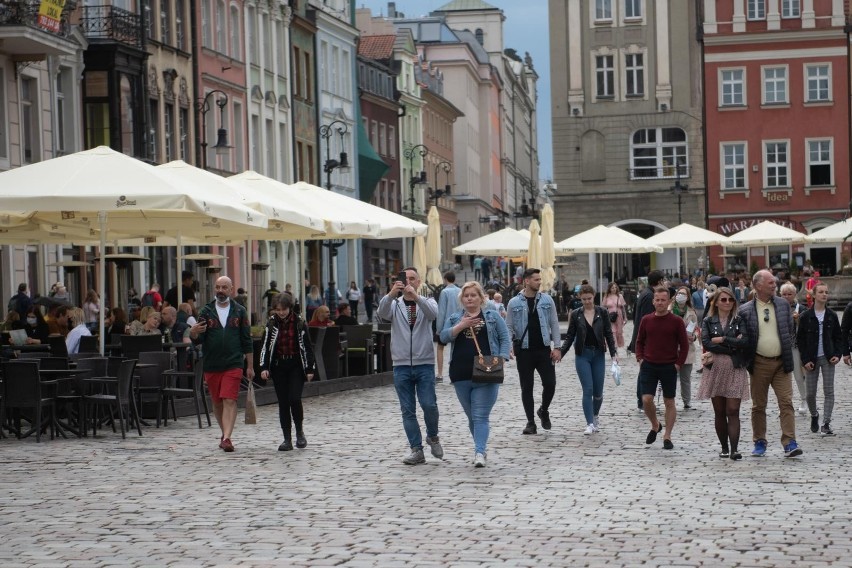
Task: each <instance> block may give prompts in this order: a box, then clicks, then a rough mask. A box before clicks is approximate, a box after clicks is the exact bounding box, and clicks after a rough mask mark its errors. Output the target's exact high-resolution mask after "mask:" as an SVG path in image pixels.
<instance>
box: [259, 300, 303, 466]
mask: <svg viewBox="0 0 852 568" xmlns="http://www.w3.org/2000/svg"><path fill="white" fill-rule="evenodd" d="M272 312H273V313H272V316H271V317H270V318H269V321H268V322H267V324H266V329H265V330H264V334H263V344H262V347H261V350H260V378H262V379H263V380H266V379H268V378H269V377H270V376H271V377H272V384H273V385H274V386H275V394H276V396H277V397H278V418H279V421H280V423H281V431H282V432H283V433H284V441H283V442H281V445H280V446H278V451H280V452H287V451H290V450H292V449H293V438H292V436H293V434H292V430H291V429H290V421H291V420H292V421H293V424H294V425H295V426H296V447H297V448H304V447H306V446H307V445H308V441H307V439H305V433H304V431H303V430H302V422H303V420H304V411H303V409H302V387H303V386H304V384H305V380H308V381H310V380H313V378H314V352H313V349H312V348H311V341H310V339H309V338H308V330H307V326H305V322H304V321H302V318H300V317H299V315H298V314H297V313H295V312H294V311H293V299H292V297H291V296H289V295H287V294H279V295H278V296H276V298H275V300H274V302H273V303H272Z"/></svg>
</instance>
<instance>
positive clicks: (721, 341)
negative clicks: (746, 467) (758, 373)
mask: <svg viewBox="0 0 852 568" xmlns="http://www.w3.org/2000/svg"><path fill="white" fill-rule="evenodd" d="M701 345H702V346H703V347H704V350H705V351H706V352H709V353H711V354H712V362H708V363H705V365H704V366H705V367H706V368H705V371H704V373H703V376H702V377H701V386H700V387H699V389H698V398H701V399H708V398H709V399H710V400H711V401H712V402H713V413H714V415H715V424H716V435H717V436H718V437H719V442H720V443H721V444H722V451H721V452H720V453H719V457H720V458H727V457H730V458H731V459H732V460H739V459H742V455H741V454H740V453H739V452H738V451H737V445H738V444H739V441H740V404H741V402H742V401H743V400H748V398H749V383H748V373H747V372H746V369H745V365H746V357H745V349H746V348H747V347H748V326H747V325H746V323H745V321H744V320H743V319H742V318H741V317H740V316H739V315H737V299H736V296H735V295H734V291H733V290H731V289H730V288H728V287H724V286H723V287H721V288H718V289H717V290H716V292H715V293H714V294H713V297H712V298H711V299H710V301H709V303H708V305H707V317H705V318H704V321H703V322H701ZM705 356H706V353H705ZM708 365H709V366H708ZM729 442H730V443H729Z"/></svg>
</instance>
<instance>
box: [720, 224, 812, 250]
mask: <svg viewBox="0 0 852 568" xmlns="http://www.w3.org/2000/svg"><path fill="white" fill-rule="evenodd" d="M806 237H807V235H805V234H804V233H800V232H799V231H795V230H793V229H790V228H787V227H784V226H782V225H779V224H778V223H773V222H772V221H763V222H761V223H758V224H756V225H752V226H751V227H749V228H748V229H743V230H742V231H740V232H739V233H736V234H733V235H731V236H730V237H728V241H729V244H730V245H737V246H750V245H782V244H795V243H803V242H805V239H806Z"/></svg>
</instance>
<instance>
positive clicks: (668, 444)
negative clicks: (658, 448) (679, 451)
mask: <svg viewBox="0 0 852 568" xmlns="http://www.w3.org/2000/svg"><path fill="white" fill-rule="evenodd" d="M663 449H664V450H673V449H674V444H672V441H671V440H663Z"/></svg>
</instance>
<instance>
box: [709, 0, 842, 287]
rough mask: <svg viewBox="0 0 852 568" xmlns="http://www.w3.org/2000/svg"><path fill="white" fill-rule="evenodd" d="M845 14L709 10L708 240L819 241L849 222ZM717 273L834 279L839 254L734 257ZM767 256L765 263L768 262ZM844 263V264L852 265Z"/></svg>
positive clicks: (814, 251)
mask: <svg viewBox="0 0 852 568" xmlns="http://www.w3.org/2000/svg"><path fill="white" fill-rule="evenodd" d="M847 11H848V2H840V1H833V2H828V1H823V2H820V1H818V0H817V1H814V0H806V1H804V2H801V3H800V2H779V1H778V0H774V1H772V0H770V1H765V0H752V1H749V2H747V3H746V2H743V1H742V0H740V1H738V2H736V1H735V2H723V1H716V0H705V1H704V2H703V18H702V21H701V24H702V29H703V48H704V57H703V60H704V62H705V63H704V81H705V85H706V106H705V113H706V125H707V128H706V132H707V177H708V189H709V192H708V217H709V228H710V229H711V230H713V231H717V232H720V233H722V234H725V235H729V234H732V233H735V232H737V231H740V230H742V229H745V228H747V227H749V226H751V225H753V224H755V223H758V222H760V221H764V220H771V221H774V222H776V223H779V224H781V225H784V226H787V227H790V228H793V229H796V230H798V231H801V232H804V233H812V232H814V231H816V230H819V229H822V228H824V227H826V226H828V225H831V224H833V223H835V222H836V221H839V220H841V219H843V218H844V216H845V215H847V214H848V212H849V203H850V197H852V194H850V171H849V128H850V126H849V125H850V115H849V66H850V60H849V37H848V34H847V31H846V29H845V28H844V25H845V24H846V21H847V17H848V13H847ZM726 252H727V255H729V256H721V254H722V250H721V248H719V247H717V249H716V250H715V251H714V253H713V254H712V257H713V261H714V265H715V267H717V268H718V269H720V270H723V269H724V270H733V271H739V270H746V269H749V268H753V267H754V266H757V267H760V268H763V267H775V268H791V267H793V268H794V267H798V268H801V267H802V266H803V265H804V263H805V261H806V260H809V261H811V263H812V264H813V266H814V267H815V268H816V269H818V270H820V272H821V274H823V275H832V274H835V273H837V272H838V271H839V269H840V268H841V267H842V264H844V262H843V261H842V256H843V254H844V253H843V250H842V247H841V246H840V245H794V246H792V247H791V246H790V245H780V246H770V247H768V249H767V248H764V247H762V246H760V247H748V248H731V247H729V248H728V249H727V251H726ZM767 253H768V257H767ZM847 258H848V257H847Z"/></svg>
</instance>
